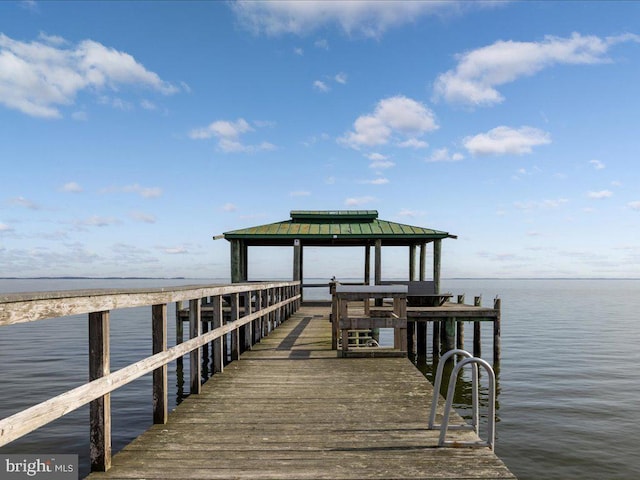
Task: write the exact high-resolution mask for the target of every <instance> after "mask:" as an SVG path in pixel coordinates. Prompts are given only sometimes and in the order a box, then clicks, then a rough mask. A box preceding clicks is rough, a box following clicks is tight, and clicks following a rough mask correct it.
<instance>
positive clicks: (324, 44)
mask: <svg viewBox="0 0 640 480" xmlns="http://www.w3.org/2000/svg"><path fill="white" fill-rule="evenodd" d="M313 45H314V46H315V47H316V48H320V49H322V50H329V42H328V41H327V39H326V38H319V39H318V40H316V41H315V42H314V44H313Z"/></svg>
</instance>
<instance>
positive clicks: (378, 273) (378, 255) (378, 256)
mask: <svg viewBox="0 0 640 480" xmlns="http://www.w3.org/2000/svg"><path fill="white" fill-rule="evenodd" d="M374 276H375V279H374V282H375V283H374V284H375V285H380V284H381V283H382V240H381V239H379V238H378V239H376V248H375V273H374ZM374 303H375V306H376V307H381V306H382V299H381V298H380V299H376V300H375V302H374Z"/></svg>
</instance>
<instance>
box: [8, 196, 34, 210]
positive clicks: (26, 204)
mask: <svg viewBox="0 0 640 480" xmlns="http://www.w3.org/2000/svg"><path fill="white" fill-rule="evenodd" d="M9 203H10V204H11V205H15V206H17V207H23V208H28V209H29V210H41V209H42V207H40V205H38V204H37V203H35V202H32V201H31V200H28V199H26V198H24V197H15V198H12V199H11V200H9Z"/></svg>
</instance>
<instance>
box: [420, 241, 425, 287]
mask: <svg viewBox="0 0 640 480" xmlns="http://www.w3.org/2000/svg"><path fill="white" fill-rule="evenodd" d="M426 272H427V244H426V243H423V244H421V245H420V281H421V282H422V281H424V280H426Z"/></svg>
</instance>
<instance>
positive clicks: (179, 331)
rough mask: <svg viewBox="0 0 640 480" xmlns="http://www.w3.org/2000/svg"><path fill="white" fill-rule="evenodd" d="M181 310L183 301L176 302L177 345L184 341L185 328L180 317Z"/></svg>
mask: <svg viewBox="0 0 640 480" xmlns="http://www.w3.org/2000/svg"><path fill="white" fill-rule="evenodd" d="M180 310H182V301H180V300H178V301H177V302H176V345H178V344H179V343H182V341H183V340H184V332H183V330H184V328H183V325H182V318H181V317H180Z"/></svg>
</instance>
